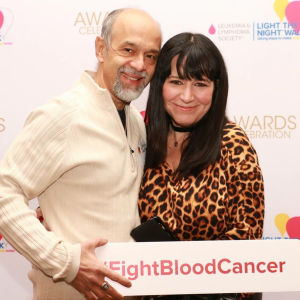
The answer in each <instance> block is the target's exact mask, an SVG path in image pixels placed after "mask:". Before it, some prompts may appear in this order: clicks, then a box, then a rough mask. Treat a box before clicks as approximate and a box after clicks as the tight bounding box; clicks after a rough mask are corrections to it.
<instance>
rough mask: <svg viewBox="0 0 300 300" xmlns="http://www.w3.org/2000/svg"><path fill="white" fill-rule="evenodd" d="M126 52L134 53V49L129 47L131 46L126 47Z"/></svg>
mask: <svg viewBox="0 0 300 300" xmlns="http://www.w3.org/2000/svg"><path fill="white" fill-rule="evenodd" d="M124 50H125V51H126V52H128V53H132V52H133V51H132V49H129V48H125V49H124Z"/></svg>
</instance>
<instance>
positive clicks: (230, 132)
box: [222, 121, 249, 143]
mask: <svg viewBox="0 0 300 300" xmlns="http://www.w3.org/2000/svg"><path fill="white" fill-rule="evenodd" d="M222 141H223V142H229V141H236V142H241V143H242V142H243V141H248V142H249V138H248V136H247V134H246V133H245V131H244V130H243V129H242V128H241V127H240V126H239V125H238V124H236V123H234V122H233V121H228V122H227V123H226V124H225V126H224V128H223V138H222Z"/></svg>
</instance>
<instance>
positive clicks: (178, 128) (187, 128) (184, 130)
mask: <svg viewBox="0 0 300 300" xmlns="http://www.w3.org/2000/svg"><path fill="white" fill-rule="evenodd" d="M171 127H172V129H173V130H174V131H177V132H191V131H193V130H194V129H195V127H196V126H191V127H177V126H175V125H174V124H173V123H172V122H171Z"/></svg>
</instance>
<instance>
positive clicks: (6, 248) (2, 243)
mask: <svg viewBox="0 0 300 300" xmlns="http://www.w3.org/2000/svg"><path fill="white" fill-rule="evenodd" d="M6 252H11V253H14V252H15V250H14V249H13V248H12V247H11V245H10V244H9V243H8V242H7V241H6V240H5V239H4V237H3V236H2V235H1V234H0V253H6Z"/></svg>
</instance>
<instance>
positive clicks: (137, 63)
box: [0, 9, 161, 300]
mask: <svg viewBox="0 0 300 300" xmlns="http://www.w3.org/2000/svg"><path fill="white" fill-rule="evenodd" d="M160 45H161V31H160V28H159V26H158V24H157V23H156V22H155V21H154V20H153V19H152V18H151V17H150V16H149V15H148V14H147V13H145V12H143V11H140V10H136V9H122V10H117V11H114V12H112V13H111V14H110V15H109V16H108V17H107V18H106V20H105V23H104V24H103V29H102V38H101V37H97V39H96V56H97V58H98V61H99V66H98V70H97V72H96V73H93V72H84V73H83V74H82V76H81V78H80V80H79V81H78V82H77V83H76V84H75V86H74V87H73V88H72V89H71V90H70V91H69V92H67V93H65V94H63V95H61V96H60V97H57V98H55V99H52V100H51V101H49V102H48V103H47V104H46V105H44V106H43V107H41V108H39V109H36V110H34V111H33V112H32V113H31V115H30V116H29V117H28V119H27V121H26V124H25V127H24V129H23V131H22V132H21V134H20V135H19V136H18V138H17V139H16V141H15V142H14V143H13V145H12V147H11V148H10V149H9V151H8V152H7V154H6V155H5V157H4V159H3V160H2V162H1V164H0V170H1V171H0V228H1V234H2V235H3V236H4V237H5V239H7V240H8V242H9V243H11V244H12V245H13V246H14V247H15V249H17V250H18V251H19V252H20V253H21V254H23V255H24V256H25V257H26V258H27V259H28V260H29V261H31V262H32V263H33V264H34V265H35V266H37V267H38V268H34V269H33V270H32V271H30V273H29V277H30V279H31V281H32V282H33V286H34V299H39V300H44V299H47V300H49V299H51V300H52V299H57V300H60V299H61V300H68V299H72V300H77V299H78V300H80V299H84V298H86V299H91V300H92V299H98V298H99V299H100V298H101V299H112V298H115V299H121V298H122V295H120V294H119V293H118V292H117V291H116V290H115V289H114V288H113V286H111V285H109V284H108V283H107V282H105V277H108V278H110V279H112V280H114V281H116V282H118V283H120V284H122V285H124V286H127V287H130V285H131V284H130V281H129V280H128V279H126V278H124V277H122V276H121V275H119V274H117V273H116V272H113V271H112V270H110V269H108V268H107V267H106V266H105V265H104V264H103V263H102V262H101V261H99V260H98V259H97V257H96V255H95V248H96V247H99V246H102V245H104V244H105V243H106V242H107V240H109V242H129V241H132V240H131V238H130V231H131V230H132V229H133V228H134V227H136V226H137V225H138V224H139V217H138V209H137V197H138V189H139V185H140V180H141V176H142V172H143V156H144V153H143V152H144V151H145V128H144V124H143V120H142V118H141V116H140V115H139V113H138V112H137V110H135V109H134V108H133V107H132V106H130V105H129V104H130V101H132V100H133V99H136V98H137V97H138V96H139V95H140V94H141V92H142V91H143V89H144V87H145V86H146V85H147V84H148V82H149V80H150V79H151V77H152V75H153V73H154V69H155V64H156V59H157V56H158V54H159V50H160ZM120 117H121V118H120ZM35 197H38V198H39V203H40V206H41V209H42V211H43V215H44V219H45V224H44V225H45V226H47V227H48V228H49V229H50V230H51V232H48V231H46V229H45V228H44V227H43V226H42V225H41V224H40V223H39V221H38V220H37V219H36V215H35V213H34V212H33V211H30V210H29V209H28V207H27V203H28V200H30V199H33V198H35Z"/></svg>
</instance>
